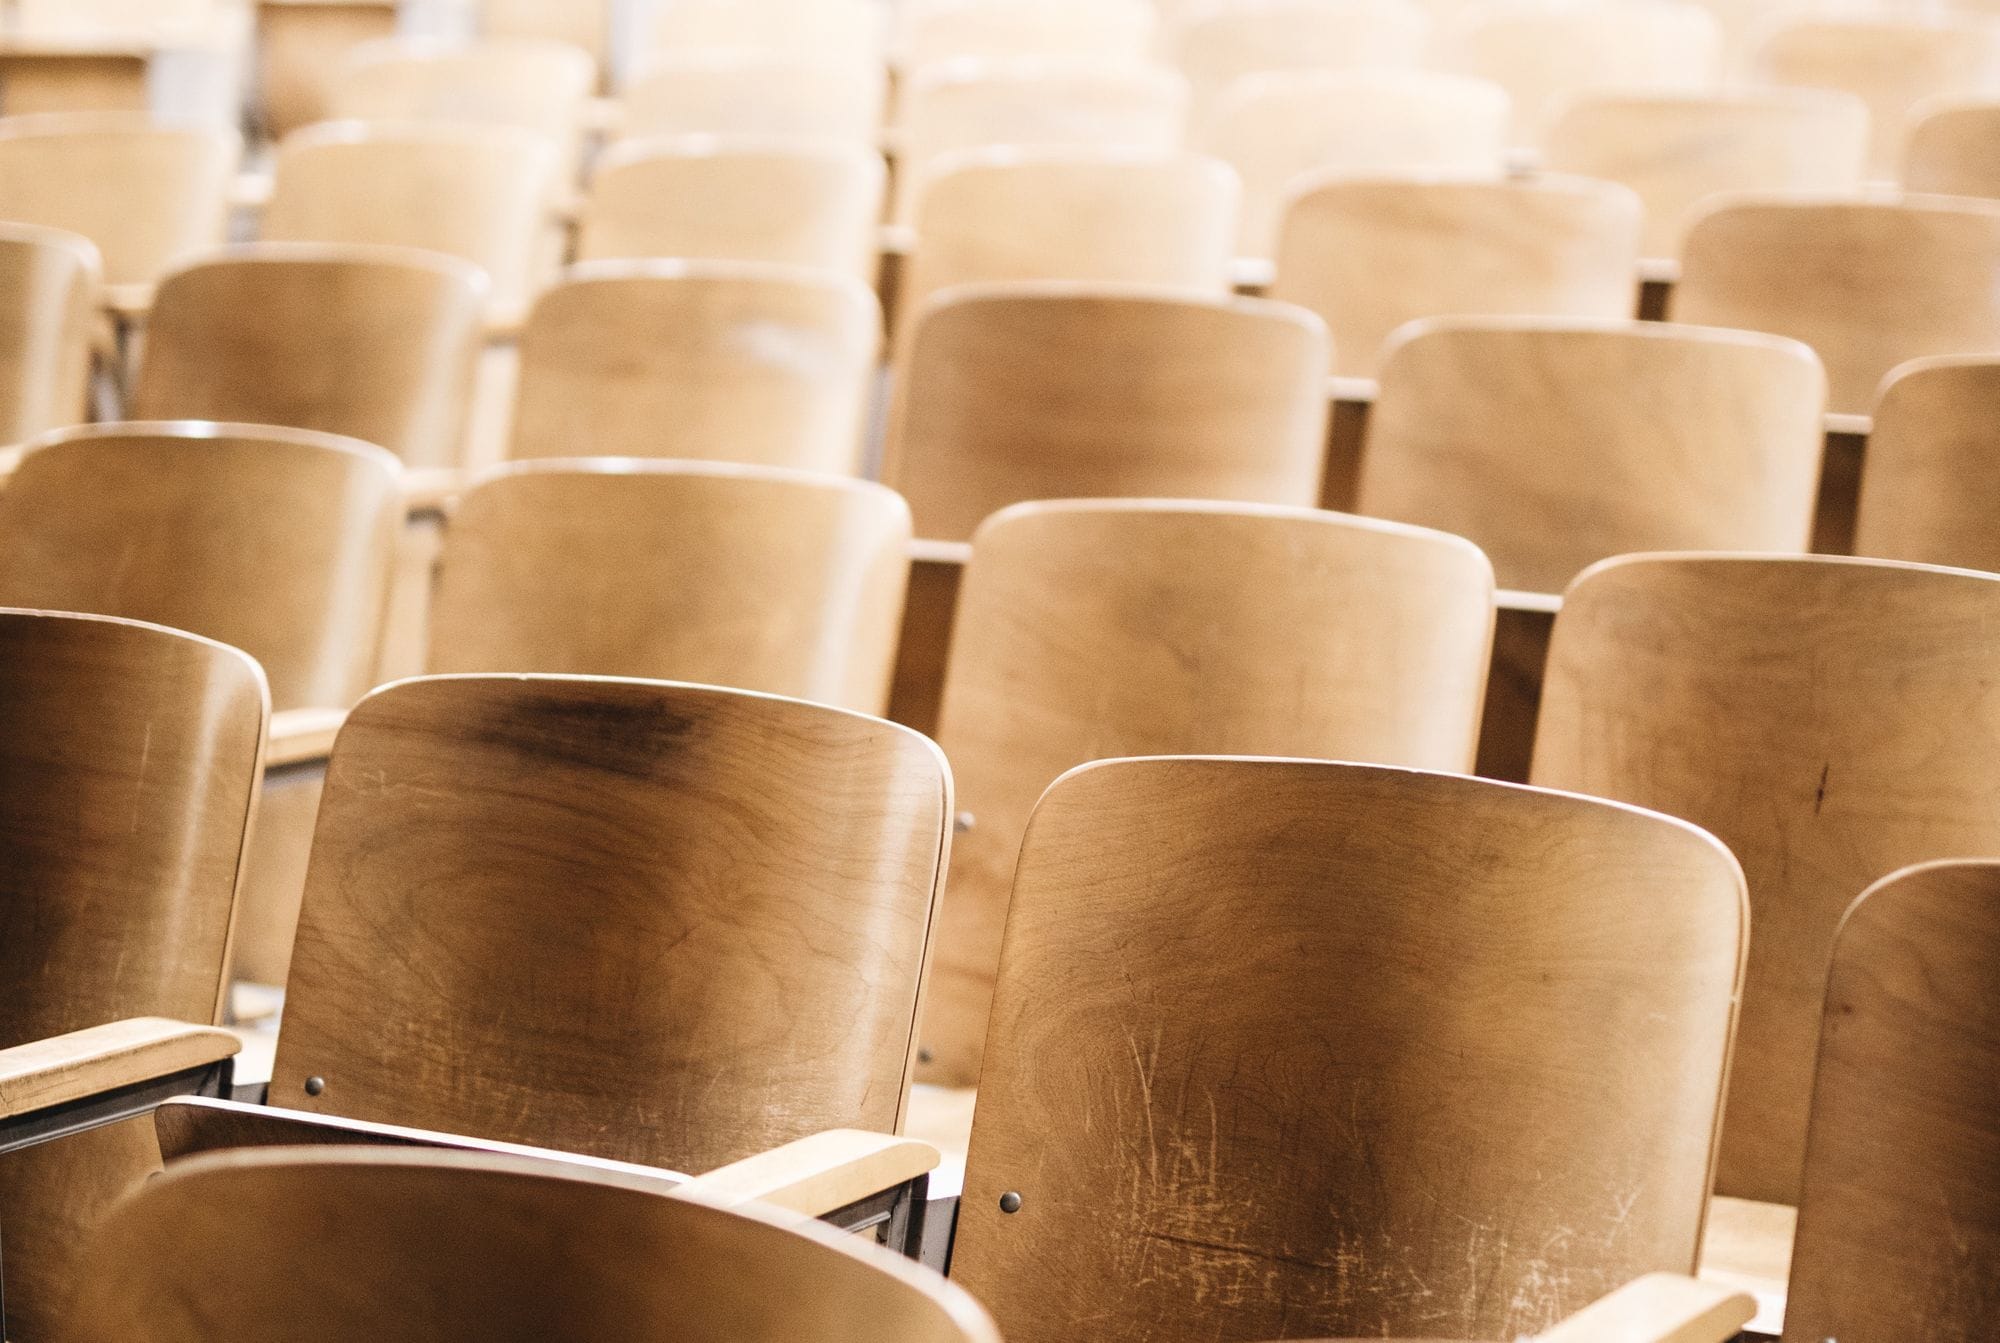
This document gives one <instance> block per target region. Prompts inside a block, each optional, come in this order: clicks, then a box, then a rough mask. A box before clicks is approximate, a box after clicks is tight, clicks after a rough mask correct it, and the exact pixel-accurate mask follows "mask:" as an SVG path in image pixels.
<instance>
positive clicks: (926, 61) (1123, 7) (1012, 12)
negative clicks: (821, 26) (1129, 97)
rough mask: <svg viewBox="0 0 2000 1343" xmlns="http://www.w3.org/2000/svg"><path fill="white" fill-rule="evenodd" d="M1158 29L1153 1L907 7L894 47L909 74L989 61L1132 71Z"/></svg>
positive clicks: (925, 0)
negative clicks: (945, 65) (1042, 62)
mask: <svg viewBox="0 0 2000 1343" xmlns="http://www.w3.org/2000/svg"><path fill="white" fill-rule="evenodd" d="M1157 23H1158V11H1157V9H1156V8H1155V7H1154V5H1153V4H1152V3H1151V2H1150V0H909V3H907V4H903V5H901V6H899V7H898V8H897V10H896V27H895V34H894V37H893V39H892V43H893V51H894V54H895V59H896V60H897V62H898V63H900V64H901V65H902V66H903V67H904V68H905V69H909V70H921V69H923V68H924V67H925V66H927V65H936V64H938V63H940V62H943V61H954V60H979V59H992V58H1001V59H1020V58H1026V59H1067V60H1076V61H1088V62H1090V63H1092V64H1097V65H1117V64H1121V63H1122V64H1127V65H1132V64H1137V63H1139V62H1140V61H1143V60H1144V59H1146V57H1148V56H1149V55H1151V53H1152V48H1153V42H1154V29H1155V28H1156V26H1157Z"/></svg>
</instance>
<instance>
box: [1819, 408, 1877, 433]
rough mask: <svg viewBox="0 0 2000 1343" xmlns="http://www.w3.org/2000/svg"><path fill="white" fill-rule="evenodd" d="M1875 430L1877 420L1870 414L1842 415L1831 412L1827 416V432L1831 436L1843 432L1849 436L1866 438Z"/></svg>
mask: <svg viewBox="0 0 2000 1343" xmlns="http://www.w3.org/2000/svg"><path fill="white" fill-rule="evenodd" d="M1874 431H1875V420H1874V417H1873V416H1870V415H1842V414H1839V413H1837V412H1829V413H1828V414H1827V417H1826V432H1827V434H1828V435H1829V436H1831V435H1834V434H1842V435H1845V436H1847V437H1849V438H1866V437H1868V435H1869V434H1871V433H1873V432H1874Z"/></svg>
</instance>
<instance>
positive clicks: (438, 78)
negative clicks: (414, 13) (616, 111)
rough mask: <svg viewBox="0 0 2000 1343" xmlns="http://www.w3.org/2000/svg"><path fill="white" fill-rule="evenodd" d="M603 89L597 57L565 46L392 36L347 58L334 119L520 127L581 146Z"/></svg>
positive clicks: (333, 98) (335, 92) (335, 91)
mask: <svg viewBox="0 0 2000 1343" xmlns="http://www.w3.org/2000/svg"><path fill="white" fill-rule="evenodd" d="M596 87H597V64H596V62H595V61H593V60H591V58H590V53H589V52H587V51H584V50H582V49H580V48H578V47H573V46H570V45H569V44H568V43H565V42H550V41H537V40H535V39H532V38H501V37H491V38H483V39H480V40H478V41H475V42H471V43H467V44H447V43H438V42H430V41H425V40H421V39H415V38H400V39H398V38H384V39H382V40H380V41H375V42H368V43H364V44H362V45H361V46H358V47H355V48H354V49H353V50H352V51H350V52H349V53H348V54H347V58H346V60H345V61H344V62H343V63H342V66H341V69H340V73H339V75H338V76H337V77H336V79H335V80H334V82H333V86H332V89H331V90H330V93H329V99H328V101H329V107H328V113H329V115H331V116H334V117H342V118H356V119H359V120H363V121H457V122H478V123H482V124H487V125H499V126H514V127H518V128H520V129H523V130H530V131H538V132H540V133H541V134H543V135H547V136H551V137H553V138H554V139H555V140H556V141H557V142H558V143H559V144H562V145H563V146H565V148H568V147H571V146H573V145H574V144H575V143H576V140H577V137H578V136H579V135H580V133H581V131H582V126H583V117H584V110H585V107H586V105H587V104H588V102H589V100H590V96H591V93H592V92H593V90H595V88H596Z"/></svg>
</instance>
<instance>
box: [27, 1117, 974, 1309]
mask: <svg viewBox="0 0 2000 1343" xmlns="http://www.w3.org/2000/svg"><path fill="white" fill-rule="evenodd" d="M90 1253H91V1256H92V1258H91V1265H92V1271H91V1273H90V1275H89V1277H88V1278H87V1279H86V1282H87V1284H88V1285H87V1287H86V1289H85V1291H84V1293H83V1295H82V1296H81V1298H80V1299H79V1301H78V1303H77V1308H76V1310H75V1312H74V1319H73V1321H72V1323H73V1328H72V1329H70V1330H66V1331H65V1334H64V1336H65V1337H67V1338H70V1339H73V1340H75V1341H76V1343H86V1340H89V1341H91V1343H111V1340H114V1339H117V1340H124V1341H126V1343H193V1340H196V1339H203V1340H208V1341H209V1343H248V1340H251V1339H256V1338H269V1337H270V1336H271V1331H272V1330H273V1329H274V1328H279V1327H282V1329H283V1332H284V1336H285V1337H286V1338H288V1339H291V1340H293V1341H294V1343H336V1340H348V1339H357V1338H370V1339H379V1340H382V1343H419V1341H420V1340H421V1341H422V1343H473V1340H488V1339H496V1338H536V1339H545V1340H548V1343H584V1341H585V1340H597V1339H605V1338H651V1339H676V1338H728V1339H732V1340H738V1341H739V1343H862V1341H863V1340H869V1339H879V1338H884V1337H888V1338H894V1339H897V1340H899V1341H901V1340H907V1341H908V1343H999V1335H998V1334H996V1333H995V1332H994V1331H993V1326H992V1322H991V1321H990V1320H989V1319H988V1318H987V1316H986V1313H985V1311H983V1310H982V1309H980V1307H979V1306H978V1305H977V1304H975V1303H974V1302H973V1300H972V1298H971V1297H969V1296H967V1295H966V1294H965V1293H964V1292H963V1291H961V1290H959V1289H958V1288H956V1287H953V1286H952V1285H951V1284H950V1283H948V1282H946V1281H945V1280H944V1279H943V1278H941V1277H939V1276H937V1275H936V1274H934V1273H930V1272H928V1271H927V1270H923V1269H919V1268H917V1267H915V1266H914V1265H911V1264H909V1263H906V1262H904V1261H901V1260H898V1259H897V1258H896V1257H895V1256H894V1255H892V1254H890V1253H888V1252H887V1251H884V1250H880V1249H877V1248H875V1247H873V1246H868V1245H863V1244H860V1243H858V1240H857V1239H856V1238H853V1237H845V1236H841V1235H840V1234H838V1233H836V1232H831V1231H828V1230H827V1229H825V1228H823V1227H818V1226H814V1225H812V1224H810V1223H808V1222H806V1221H805V1220H804V1219H803V1218H792V1217H786V1216H785V1215H783V1214H779V1213H771V1212H765V1211H760V1210H747V1209H731V1210H724V1209H722V1208H718V1207H712V1206H706V1205H703V1204H701V1203H698V1202H694V1201H692V1200H689V1199H682V1198H675V1197H673V1196H671V1195H668V1194H663V1193H661V1192H659V1189H658V1186H657V1185H652V1186H649V1185H648V1184H646V1183H643V1182H641V1181H639V1180H637V1179H631V1178H619V1177H616V1176H613V1175H608V1174H605V1175H598V1176H595V1177H594V1178H585V1177H583V1176H581V1175H579V1174H577V1173H576V1172H574V1171H573V1170H571V1169H569V1168H566V1167H562V1166H556V1165H553V1164H552V1163H546V1162H539V1161H535V1160H532V1159H528V1158H509V1157H497V1156H484V1155H479V1156H475V1155H471V1154H464V1153H453V1152H383V1151H369V1150H365V1149H364V1150H353V1149H333V1148H307V1149H295V1150H282V1151H271V1152H223V1153H217V1154H215V1155H212V1156H204V1157H196V1158H192V1159H190V1160H188V1161H185V1162H178V1163H176V1164H175V1165H174V1167H173V1169H171V1170H169V1171H168V1172H167V1173H166V1174H165V1175H163V1176H161V1177H160V1178H158V1179H156V1180H153V1181H152V1182H150V1183H149V1184H147V1185H146V1186H145V1187H144V1189H143V1190H141V1191H140V1192H139V1193H137V1194H135V1195H134V1196H133V1197H132V1198H131V1199H130V1200H129V1201H127V1202H126V1203H125V1204H124V1205H122V1206H121V1207H120V1208H119V1209H118V1210H117V1211H116V1212H115V1213H114V1214H113V1215H112V1216H111V1218H110V1219H109V1220H108V1222H107V1224H106V1225H105V1227H104V1228H103V1230H102V1231H101V1232H99V1233H98V1235H97V1236H96V1238H95V1240H94V1243H93V1245H92V1247H91V1251H90ZM224 1284H227V1286H226V1288H225V1286H224ZM277 1321H282V1322H283V1323H282V1326H280V1325H278V1324H277V1323H275V1322H277Z"/></svg>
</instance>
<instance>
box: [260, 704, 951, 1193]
mask: <svg viewBox="0 0 2000 1343" xmlns="http://www.w3.org/2000/svg"><path fill="white" fill-rule="evenodd" d="M950 814H951V785H950V774H949V771H948V770H947V769H946V767H945V764H944V760H943V757H942V756H941V755H940V754H939V753H938V751H937V749H936V747H934V746H932V745H931V743H930V742H929V741H927V740H925V739H924V738H922V737H919V736H917V735H916V734H915V733H912V732H910V731H908V730H907V729H904V728H899V727H895V726H893V725H891V724H888V723H883V722H880V721H878V720H874V719H868V718H863V717H860V716H858V715H854V714H848V713H844V712H841V711H839V710H835V709H829V708H824V707H821V706H817V705H809V704H803V703H800V702H797V701H793V700H782V699H775V698H770V697H765V696H756V695H749V694H744V693H741V692H730V691H723V690H716V689H711V688H707V687H699V686H675V685H665V684H661V683H657V682H643V681H613V680H600V679H583V678H548V677H536V678H523V677H506V676H496V677H446V678H441V679H433V680H420V681H409V682H404V683H402V684H400V685H398V686H393V687H390V688H388V689H385V690H382V691H378V692H377V693H376V694H375V695H373V696H371V697H370V698H369V699H367V700H364V701H363V702H362V704H361V705H360V706H359V707H358V708H357V709H356V710H355V711H354V713H353V714H352V715H351V716H350V717H349V719H348V722H347V726H346V727H345V728H344V729H343V730H342V732H341V736H340V740H339V742H338V743H337V744H336V746H335V748H334V753H333V763H332V766H331V767H330V769H329V771H328V775H327V784H326V797H325V801H324V802H323V803H322V805H321V809H320V818H319V828H318V833H317V836H316V839H315V844H314V849H313V861H312V867H311V870H310V873H309V876H308V879H307V887H306V897H305V906H304V911H303V915H302V918H301V922H300V928H299V938H298V943H297V948H296V950H295V952H294V956H293V961H292V971H291V981H290V988H289V992H288V994H287V998H286V1003H285V1019H284V1027H283V1030H282V1032H281V1033H280V1035H279V1039H278V1055H277V1061H276V1065H275V1071H274V1074H273V1078H272V1083H271V1093H270V1098H271V1100H272V1102H273V1103H274V1104H278V1105H283V1106H288V1107H291V1108H295V1109H302V1110H309V1111H314V1112H323V1113H327V1114H335V1115H342V1116H347V1117H352V1118H357V1119H367V1120H376V1121H383V1122H392V1123H399V1124H409V1125H413V1126H417V1127H422V1128H433V1129H440V1130H444V1131H447V1132H454V1133H464V1134H469V1135H472V1136H476V1137H484V1138H492V1139H497V1140H500V1141H508V1142H529V1143H534V1144H536V1145H538V1146H545V1147H555V1148H560V1149H563V1150H566V1151H575V1152H582V1153H585V1154H588V1155H595V1156H605V1157H611V1158H615V1159H618V1160H629V1161H638V1162H642V1163H646V1164H653V1165H667V1166H671V1167H676V1168H679V1169H683V1170H686V1169H693V1170H706V1169H710V1168H713V1167H715V1166H719V1165H723V1164H726V1163H727V1162H730V1161H734V1160H738V1159H741V1158H742V1157H745V1156H748V1155H751V1154H752V1153H755V1152H758V1151H762V1150H764V1149H766V1148H769V1147H772V1146H774V1145H776V1144H778V1143H781V1142H788V1141H791V1140H792V1139H795V1138H800V1137H804V1136H806V1135H807V1134H811V1133H816V1132H819V1131H821V1130H823V1129H827V1128H843V1127H852V1128H865V1129H871V1130H876V1131H882V1132H890V1131H893V1130H894V1129H895V1127H896V1125H897V1124H898V1122H899V1121H900V1118H901V1113H902V1108H903V1104H904V1095H905V1092H906V1090H907V1078H908V1075H909V1069H910V1066H911V1064H912V1062H913V1055H914V1053H915V1050H914V1039H913V1035H914V1032H913V1018H914V1016H915V1013H916V1009H917V1003H918V988H919V985H920V983H921V980H922V975H923V967H924V959H925V955H926V951H925V948H926V942H927V940H928V936H929V927H930V921H931V917H932V910H933V906H934V903H935V900H936V892H937V887H938V883H939V878H940V875H941V872H942V867H943V863H944V859H945V844H946V837H947V832H948V828H949V825H950ZM384 945H389V946H394V947H396V948H397V949H398V951H397V954H396V955H395V956H394V957H385V956H383V955H382V954H381V948H382V947H383V946H384ZM312 1078H318V1079H320V1080H321V1083H322V1085H321V1087H320V1088H319V1094H317V1095H314V1094H312V1093H311V1092H310V1091H309V1090H308V1088H307V1082H308V1079H312Z"/></svg>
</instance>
